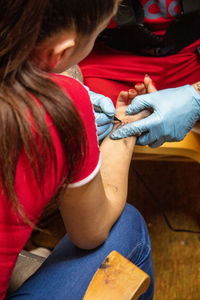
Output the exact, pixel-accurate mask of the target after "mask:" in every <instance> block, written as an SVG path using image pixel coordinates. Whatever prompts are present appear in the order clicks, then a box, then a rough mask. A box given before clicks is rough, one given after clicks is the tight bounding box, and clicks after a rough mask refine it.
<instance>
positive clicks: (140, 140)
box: [136, 132, 152, 146]
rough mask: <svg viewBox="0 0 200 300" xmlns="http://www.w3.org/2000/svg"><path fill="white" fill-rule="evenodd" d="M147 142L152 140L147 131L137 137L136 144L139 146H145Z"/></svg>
mask: <svg viewBox="0 0 200 300" xmlns="http://www.w3.org/2000/svg"><path fill="white" fill-rule="evenodd" d="M149 142H152V141H151V137H150V133H149V132H147V133H145V134H142V135H141V136H139V137H138V138H137V141H136V144H137V145H139V146H146V145H149Z"/></svg>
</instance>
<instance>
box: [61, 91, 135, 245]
mask: <svg viewBox="0 0 200 300" xmlns="http://www.w3.org/2000/svg"><path fill="white" fill-rule="evenodd" d="M125 99H126V98H125V96H124V95H123V93H122V94H121V93H120V95H119V98H118V106H117V111H119V110H120V107H121V108H122V107H123V108H124V106H125ZM123 114H124V115H125V111H124V112H123ZM121 116H122V113H121ZM135 142H136V138H135V137H129V138H126V139H121V140H112V139H110V138H109V137H107V138H106V139H105V140H104V141H103V142H102V144H101V147H100V150H101V156H102V165H101V170H100V172H99V173H98V174H97V176H96V177H95V178H94V179H93V180H92V181H91V182H89V183H88V184H86V185H84V186H82V187H78V188H67V187H66V188H65V189H64V190H63V192H62V194H61V196H60V199H59V201H58V206H59V209H60V211H61V214H62V217H63V220H64V223H65V226H66V230H67V233H68V235H69V237H70V239H71V241H72V242H74V243H75V244H76V245H77V246H79V247H81V248H84V249H92V248H95V247H97V246H99V245H100V244H102V243H103V242H104V241H105V240H106V238H107V236H108V234H109V231H110V229H111V228H112V226H113V225H114V223H115V222H116V221H117V219H118V217H119V216H120V214H121V213H122V210H123V208H124V205H125V203H126V198H127V188H128V172H129V166H130V162H131V158H132V154H133V150H134V145H135Z"/></svg>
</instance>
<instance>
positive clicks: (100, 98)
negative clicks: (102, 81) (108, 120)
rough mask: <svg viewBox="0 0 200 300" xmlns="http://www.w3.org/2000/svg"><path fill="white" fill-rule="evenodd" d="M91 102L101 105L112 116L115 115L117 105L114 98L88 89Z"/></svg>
mask: <svg viewBox="0 0 200 300" xmlns="http://www.w3.org/2000/svg"><path fill="white" fill-rule="evenodd" d="M88 93H89V96H90V99H91V102H92V103H93V104H95V105H97V106H99V107H101V109H102V111H103V112H104V113H105V114H106V115H108V116H110V117H113V116H114V115H115V107H114V104H113V102H112V100H111V99H110V98H108V97H105V96H104V95H101V94H97V93H95V92H92V91H90V90H89V91H88Z"/></svg>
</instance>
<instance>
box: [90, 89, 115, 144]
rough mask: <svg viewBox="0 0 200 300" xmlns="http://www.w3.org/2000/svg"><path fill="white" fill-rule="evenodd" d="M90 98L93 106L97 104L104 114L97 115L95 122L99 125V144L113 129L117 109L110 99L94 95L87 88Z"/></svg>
mask: <svg viewBox="0 0 200 300" xmlns="http://www.w3.org/2000/svg"><path fill="white" fill-rule="evenodd" d="M86 88H87V90H88V93H89V96H90V100H91V102H92V104H96V105H98V106H100V107H101V109H102V110H103V112H104V113H96V112H94V114H95V121H96V125H97V136H98V140H99V142H100V141H101V140H102V139H104V138H105V137H106V136H107V135H108V134H109V133H110V132H111V130H112V129H113V123H112V121H113V118H114V115H115V107H114V105H113V102H112V100H111V99H110V98H108V97H105V96H103V95H101V94H97V93H94V92H92V91H90V90H89V89H88V87H86Z"/></svg>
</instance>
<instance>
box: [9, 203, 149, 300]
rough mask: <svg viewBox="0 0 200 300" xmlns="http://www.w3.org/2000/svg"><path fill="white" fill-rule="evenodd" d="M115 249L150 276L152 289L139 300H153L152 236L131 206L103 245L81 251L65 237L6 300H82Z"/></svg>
mask: <svg viewBox="0 0 200 300" xmlns="http://www.w3.org/2000/svg"><path fill="white" fill-rule="evenodd" d="M112 250H117V251H118V252H119V253H121V254H122V255H124V256H125V257H127V258H128V259H129V260H131V261H132V262H133V263H134V264H136V265H137V266H138V267H140V268H141V269H142V270H144V271H145V272H146V273H148V274H149V275H150V277H151V284H150V287H149V289H148V290H147V292H146V293H145V294H144V295H142V296H141V297H140V300H144V299H145V300H150V299H153V289H154V275H153V264H152V256H151V245H150V240H149V234H148V231H147V227H146V224H145V222H144V219H143V217H142V216H141V214H140V213H139V212H138V210H137V209H136V208H134V207H133V206H131V205H129V204H126V206H125V209H124V211H123V213H122V214H121V216H120V218H119V219H118V221H117V222H116V223H115V225H114V226H113V228H112V230H111V232H110V234H109V237H108V239H107V240H106V242H105V243H104V244H103V245H102V246H100V247H98V248H96V249H94V250H81V249H79V248H77V247H76V246H74V245H73V244H72V243H71V242H70V240H69V238H68V236H67V235H65V236H64V237H63V239H62V240H61V241H60V243H59V244H58V245H57V246H56V248H55V249H54V251H53V252H52V254H51V255H50V256H49V257H48V258H47V259H46V260H45V262H44V263H43V264H42V266H41V267H40V268H39V269H38V271H37V272H36V273H35V274H34V275H33V276H32V277H30V278H29V279H28V280H27V281H26V282H25V283H24V284H23V285H22V286H21V287H20V288H19V289H18V290H17V291H16V292H15V293H14V294H13V295H12V296H10V297H8V298H6V299H9V300H11V299H20V300H36V299H37V300H47V299H48V300H62V299H63V300H81V299H82V298H83V296H84V294H85V291H86V289H87V287H88V285H89V283H90V281H91V279H92V277H93V275H94V273H95V272H96V270H97V269H98V267H99V266H100V264H101V263H102V262H103V260H104V259H105V258H106V256H107V255H108V254H109V253H110V252H111V251H112Z"/></svg>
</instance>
